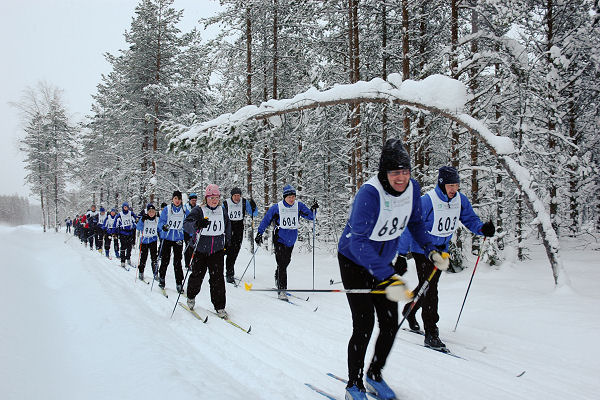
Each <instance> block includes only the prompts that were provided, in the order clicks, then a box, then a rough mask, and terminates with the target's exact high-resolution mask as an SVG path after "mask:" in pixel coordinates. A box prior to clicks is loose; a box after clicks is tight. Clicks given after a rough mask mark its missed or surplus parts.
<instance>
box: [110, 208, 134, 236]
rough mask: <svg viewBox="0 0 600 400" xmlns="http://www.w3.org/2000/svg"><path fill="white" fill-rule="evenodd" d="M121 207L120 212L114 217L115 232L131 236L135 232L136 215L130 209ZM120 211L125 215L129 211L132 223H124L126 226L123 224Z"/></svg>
mask: <svg viewBox="0 0 600 400" xmlns="http://www.w3.org/2000/svg"><path fill="white" fill-rule="evenodd" d="M123 208H124V207H123ZM123 208H121V212H120V213H119V214H117V218H116V219H115V228H116V229H117V232H118V233H119V235H124V236H131V235H133V234H134V233H135V220H136V219H137V215H135V214H134V213H133V211H131V210H127V211H125V210H124V209H123ZM121 213H123V214H125V215H127V214H128V213H131V216H132V217H133V223H132V224H130V225H126V226H125V225H123V220H122V219H121Z"/></svg>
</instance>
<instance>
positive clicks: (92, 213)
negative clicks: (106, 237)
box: [85, 204, 99, 251]
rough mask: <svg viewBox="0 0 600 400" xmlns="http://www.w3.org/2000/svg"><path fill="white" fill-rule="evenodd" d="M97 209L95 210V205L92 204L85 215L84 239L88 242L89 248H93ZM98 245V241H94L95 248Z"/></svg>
mask: <svg viewBox="0 0 600 400" xmlns="http://www.w3.org/2000/svg"><path fill="white" fill-rule="evenodd" d="M98 215H99V213H98V211H96V205H95V204H92V207H91V208H90V210H88V212H87V214H85V217H86V219H87V223H88V229H87V232H86V240H87V241H88V243H89V244H90V250H92V251H93V250H94V238H95V237H96V227H97V226H98ZM97 247H98V243H96V248H97Z"/></svg>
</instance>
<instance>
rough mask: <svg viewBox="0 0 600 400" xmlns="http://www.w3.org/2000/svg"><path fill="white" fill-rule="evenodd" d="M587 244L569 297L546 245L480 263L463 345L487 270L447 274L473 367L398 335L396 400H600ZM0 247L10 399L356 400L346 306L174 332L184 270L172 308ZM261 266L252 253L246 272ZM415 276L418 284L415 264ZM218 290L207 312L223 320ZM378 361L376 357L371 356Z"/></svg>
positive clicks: (258, 314) (297, 270)
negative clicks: (347, 388)
mask: <svg viewBox="0 0 600 400" xmlns="http://www.w3.org/2000/svg"><path fill="white" fill-rule="evenodd" d="M67 239H68V241H67V242H66V243H65V242H64V241H65V240H67ZM580 242H581V241H579V242H564V241H563V242H561V247H562V253H561V254H562V255H563V257H564V258H563V260H564V261H563V264H564V265H563V266H564V268H565V270H566V271H567V272H568V274H569V277H570V278H571V283H570V285H566V286H562V287H560V288H556V287H555V286H554V282H553V280H552V277H551V275H550V274H548V273H547V268H548V266H547V260H546V259H545V255H544V248H543V247H542V246H541V245H539V244H536V243H534V242H531V243H528V247H529V249H530V251H531V253H530V256H531V259H530V260H528V261H526V262H517V261H514V260H511V258H512V256H511V254H514V251H512V252H511V249H507V254H508V255H509V257H508V258H509V260H508V261H506V262H505V263H504V264H503V265H501V266H499V267H490V266H488V265H485V264H481V263H480V265H479V267H478V269H477V274H476V275H475V278H474V281H473V285H472V286H471V291H470V293H469V298H468V299H467V303H466V305H465V309H464V311H463V314H462V316H461V320H460V324H459V326H458V329H457V331H456V333H454V332H452V329H453V328H454V325H455V323H456V317H457V315H458V311H459V309H460V305H461V303H462V300H463V297H464V293H465V290H466V287H467V284H468V281H469V278H470V276H471V272H472V265H473V264H474V261H475V259H474V258H475V257H471V258H472V259H469V260H468V261H467V264H468V265H471V268H469V269H467V270H465V271H463V272H461V273H458V274H448V273H446V274H444V276H443V277H442V279H441V280H440V299H441V300H440V316H441V319H440V323H439V327H440V333H441V338H442V339H443V340H445V341H446V343H447V345H448V346H449V347H450V348H451V349H452V350H453V351H454V352H455V353H457V354H459V355H461V356H463V357H464V358H466V359H467V361H465V360H461V359H456V358H452V357H449V356H446V355H443V354H440V353H437V352H434V351H431V350H428V349H425V348H423V347H422V346H419V345H416V344H418V343H422V338H421V337H420V336H418V335H415V334H412V333H408V332H405V331H400V332H399V333H398V337H397V339H396V342H395V344H394V348H393V350H392V353H391V354H390V357H389V359H388V364H387V366H386V368H385V369H384V371H383V372H384V377H385V378H386V379H387V380H388V382H389V383H390V385H391V386H392V388H393V389H394V390H395V391H396V393H397V394H398V395H399V397H400V398H406V399H409V398H410V399H423V400H424V399H436V400H443V399H458V398H460V399H463V400H469V399H499V400H500V399H507V398H510V399H527V400H530V399H564V398H576V399H595V398H597V388H598V385H597V376H598V374H599V373H600V349H599V348H598V346H596V345H595V343H596V340H597V331H598V330H599V329H600V314H599V313H598V312H597V310H598V307H599V306H600V292H598V290H597V282H598V280H599V279H600V270H599V269H598V268H594V267H597V266H598V261H597V257H598V254H599V253H598V245H596V249H595V250H594V249H591V248H589V247H587V248H586V247H583V244H582V243H580ZM300 247H301V246H297V247H296V248H295V249H294V254H293V256H292V262H291V264H290V267H289V277H288V279H289V285H290V287H294V288H310V287H312V254H311V253H307V252H302V251H301V249H300ZM321 247H322V248H321V249H320V250H318V251H317V254H316V273H315V287H317V288H332V287H333V288H339V287H340V286H339V285H334V286H330V285H329V280H330V279H333V280H334V281H338V280H339V271H338V266H337V261H336V258H335V256H334V255H332V254H331V252H330V251H328V250H327V248H326V246H325V245H322V244H321ZM0 249H1V250H2V254H3V256H4V257H3V262H2V265H1V269H2V276H3V281H4V285H3V290H2V291H1V292H0V293H1V294H0V301H2V304H4V310H3V318H2V324H1V325H0V359H1V360H2V363H1V368H0V393H2V398H3V399H33V398H44V399H92V400H95V399H107V398H118V399H145V400H151V399H166V398H177V399H180V400H186V399H224V398H227V399H282V398H286V399H324V397H322V396H321V395H319V394H317V393H315V392H313V391H312V390H310V389H308V388H307V387H306V386H305V385H304V383H305V382H309V383H312V384H314V385H316V386H318V387H320V388H322V389H323V390H326V391H328V392H331V393H334V394H336V395H337V396H338V397H339V398H340V399H341V398H343V393H344V387H343V384H341V383H339V382H336V381H334V380H333V379H331V378H329V377H327V376H326V375H325V373H327V372H333V373H335V374H337V375H340V376H345V375H346V346H347V341H348V338H349V335H350V332H351V320H350V315H349V314H350V313H349V309H348V306H347V303H346V299H345V296H344V295H340V294H335V293H332V294H327V293H324V294H313V295H311V296H310V300H309V301H308V302H302V304H299V305H297V306H293V305H289V304H285V303H283V302H280V301H278V300H275V299H274V298H273V297H274V295H272V294H265V293H259V292H246V291H244V290H243V289H242V288H241V287H240V288H234V287H233V286H232V285H227V310H228V312H229V313H230V315H231V316H232V318H233V319H234V320H235V321H236V322H238V323H240V324H241V325H244V326H247V325H250V324H251V325H252V332H251V334H249V335H248V334H245V333H243V332H242V331H240V330H238V329H236V328H234V327H232V326H231V325H229V324H227V323H225V322H223V321H220V320H218V319H217V318H216V317H214V316H212V315H211V316H210V317H209V320H208V323H206V324H202V323H201V322H199V321H197V320H195V319H194V318H193V317H192V316H191V315H190V314H189V313H187V312H186V311H185V310H183V309H181V308H177V310H176V311H175V315H174V316H173V318H172V319H171V318H170V314H171V311H172V309H173V306H174V302H175V298H176V293H175V291H174V290H172V288H173V287H174V278H173V275H172V270H171V268H170V269H169V273H168V275H167V290H169V298H168V299H166V298H164V297H163V296H162V295H161V294H160V293H159V292H158V291H157V290H156V287H155V290H154V291H152V292H151V291H150V286H149V285H146V284H144V283H141V282H139V281H138V282H136V281H135V280H134V273H135V270H131V271H128V272H127V271H125V270H123V269H121V268H119V267H118V262H117V261H116V260H112V261H110V260H107V259H105V258H104V257H102V256H101V255H99V254H98V253H97V252H92V251H90V250H88V249H86V248H84V247H83V246H82V245H81V244H80V243H79V242H78V241H77V239H73V238H71V236H70V235H66V234H64V233H58V234H56V233H43V232H42V231H41V228H39V227H34V226H26V227H16V228H7V227H0ZM249 254H250V253H249V251H248V249H246V248H244V249H243V250H242V252H241V254H240V256H239V258H238V261H237V264H236V270H237V272H238V275H239V274H241V272H242V271H243V269H244V268H245V266H246V265H247V263H248V261H249V259H250V255H249ZM132 258H133V259H137V252H134V255H133V257H132ZM256 258H257V260H256V279H253V278H252V275H253V267H252V265H251V266H250V268H249V270H248V272H247V273H246V278H248V280H249V282H252V283H253V284H254V287H256V288H258V287H270V286H271V285H272V284H273V271H274V266H275V261H274V256H273V255H272V254H270V253H269V252H267V251H265V250H264V249H261V250H259V251H258V253H257V255H256ZM147 275H148V274H147ZM405 277H406V278H407V279H408V280H409V281H410V282H412V283H413V284H415V283H416V274H415V270H414V264H413V263H412V261H409V272H408V273H407V274H406V275H405ZM207 280H208V279H206V280H205V282H204V283H203V286H202V291H201V292H200V294H199V296H198V297H197V304H199V305H201V306H203V307H206V308H210V300H209V294H208V292H209V291H208V282H207ZM298 303H300V301H299V302H298ZM316 306H318V310H317V311H316V312H313V309H314V307H316ZM375 335H376V332H374V336H375ZM372 341H373V340H372ZM484 347H485V349H484V350H483V351H480V350H482V349H483V348H484ZM371 354H372V347H370V349H369V351H368V355H367V358H369V357H370V355H371ZM522 371H526V372H525V374H524V375H523V376H522V377H516V375H517V374H519V373H521V372H522Z"/></svg>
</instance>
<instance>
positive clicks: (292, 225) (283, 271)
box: [254, 185, 319, 301]
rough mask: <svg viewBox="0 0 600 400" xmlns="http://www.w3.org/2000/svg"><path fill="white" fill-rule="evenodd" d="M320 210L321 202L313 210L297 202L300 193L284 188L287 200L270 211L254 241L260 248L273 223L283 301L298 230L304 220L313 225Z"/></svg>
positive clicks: (284, 199) (276, 274) (291, 187)
mask: <svg viewBox="0 0 600 400" xmlns="http://www.w3.org/2000/svg"><path fill="white" fill-rule="evenodd" d="M318 207H319V205H318V204H317V202H316V201H315V202H314V204H313V205H312V206H311V208H310V209H309V208H308V207H307V206H306V205H305V204H304V203H302V202H301V201H296V189H295V188H294V187H293V186H292V185H285V186H284V188H283V200H281V201H280V202H279V203H276V204H273V205H272V206H271V207H269V209H268V210H267V213H266V214H265V216H264V217H263V219H262V221H261V222H260V225H259V226H258V233H257V234H256V238H255V239H254V241H255V242H256V244H257V245H259V246H260V245H261V244H262V242H263V233H264V232H265V230H266V229H267V227H268V226H269V225H271V223H272V222H274V223H275V229H274V230H273V244H274V246H275V261H276V262H277V269H276V270H275V284H276V285H277V289H280V291H279V292H278V297H279V299H280V300H284V301H287V295H286V294H285V289H287V267H288V265H289V264H290V261H291V259H292V250H294V244H295V243H296V240H297V239H298V227H299V226H300V217H302V218H304V219H307V220H309V221H312V220H313V219H314V212H315V211H316V209H317V208H318Z"/></svg>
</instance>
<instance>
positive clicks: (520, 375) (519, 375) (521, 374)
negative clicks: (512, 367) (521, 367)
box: [517, 371, 527, 378]
mask: <svg viewBox="0 0 600 400" xmlns="http://www.w3.org/2000/svg"><path fill="white" fill-rule="evenodd" d="M525 372H527V371H523V372H521V373H520V374H518V375H517V378H520V377H522V376H523V375H525Z"/></svg>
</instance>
